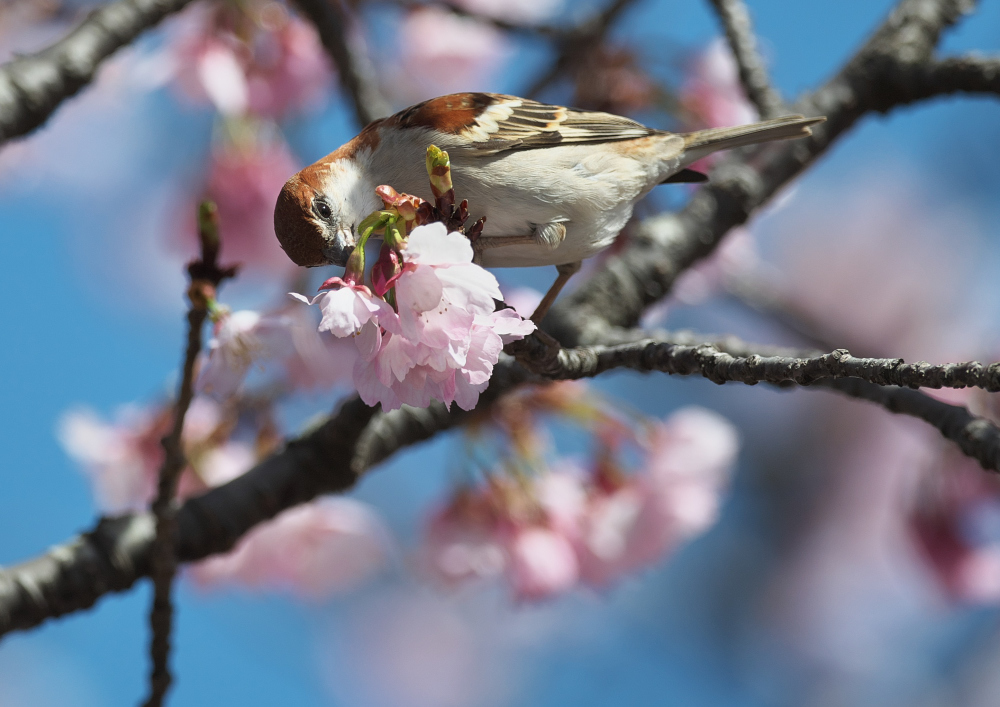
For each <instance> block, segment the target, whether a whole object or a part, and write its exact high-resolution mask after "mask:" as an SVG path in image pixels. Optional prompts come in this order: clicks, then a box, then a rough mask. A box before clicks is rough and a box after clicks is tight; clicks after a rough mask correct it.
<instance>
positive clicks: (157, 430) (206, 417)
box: [59, 396, 256, 513]
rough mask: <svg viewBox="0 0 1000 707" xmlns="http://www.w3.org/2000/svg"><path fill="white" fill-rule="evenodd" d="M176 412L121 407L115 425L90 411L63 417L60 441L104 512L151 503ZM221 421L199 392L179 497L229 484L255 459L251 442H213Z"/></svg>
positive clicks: (189, 422) (188, 426)
mask: <svg viewBox="0 0 1000 707" xmlns="http://www.w3.org/2000/svg"><path fill="white" fill-rule="evenodd" d="M172 412H173V411H172V408H169V407H165V408H162V409H160V410H153V409H150V408H140V407H137V406H132V405H129V406H125V407H122V408H120V409H119V410H118V412H117V414H116V417H115V421H114V422H111V423H108V422H105V421H104V420H102V419H101V418H99V417H98V416H97V415H96V414H95V413H94V412H93V411H91V410H86V409H81V410H73V411H70V412H68V413H66V414H65V415H63V417H62V419H61V421H60V423H59V440H60V442H61V444H62V446H63V448H64V449H65V450H66V452H67V454H69V456H70V457H71V458H72V459H73V460H74V461H76V462H77V463H78V464H80V465H81V466H82V467H83V469H84V471H85V472H86V474H87V476H88V477H90V482H91V484H92V486H93V490H94V496H95V498H96V500H97V505H98V508H100V509H101V511H102V512H105V513H124V512H126V511H138V510H143V509H144V508H146V507H147V506H148V505H149V503H150V501H152V499H153V497H154V496H155V494H156V484H157V479H158V478H159V473H160V466H161V465H162V464H163V447H162V446H161V443H160V440H161V439H162V437H163V436H164V435H165V434H167V432H168V431H169V429H170V426H171V420H172ZM223 423H224V419H223V414H222V410H221V409H220V408H219V407H218V405H216V404H215V403H214V402H213V401H211V400H209V399H207V398H204V397H200V396H199V397H196V398H195V399H194V400H193V401H192V402H191V406H190V408H189V410H188V413H187V416H186V417H185V418H184V433H183V437H182V441H183V444H184V449H185V453H186V455H187V457H188V461H189V463H190V466H189V467H188V468H187V469H186V470H185V471H184V472H183V474H182V476H181V482H180V487H179V495H180V496H181V497H187V496H190V495H194V494H197V493H201V492H202V491H204V490H205V489H206V488H207V487H209V486H215V485H218V484H222V483H225V482H227V481H229V480H231V479H233V478H235V477H236V476H239V475H240V474H242V473H243V472H245V471H246V470H247V469H249V468H250V467H251V466H253V464H254V463H255V462H256V456H255V455H254V454H253V451H252V450H251V449H250V448H249V447H248V446H247V445H244V444H241V443H238V442H228V443H225V444H223V445H222V446H218V445H216V444H213V443H212V442H211V438H212V437H213V436H214V435H215V434H216V432H217V430H218V429H219V427H220V425H222V424H223Z"/></svg>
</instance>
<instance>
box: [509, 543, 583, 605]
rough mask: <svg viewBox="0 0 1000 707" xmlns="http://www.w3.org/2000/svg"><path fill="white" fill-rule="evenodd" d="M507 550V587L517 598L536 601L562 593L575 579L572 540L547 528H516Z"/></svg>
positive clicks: (575, 560) (576, 575)
mask: <svg viewBox="0 0 1000 707" xmlns="http://www.w3.org/2000/svg"><path fill="white" fill-rule="evenodd" d="M508 552H509V553H510V569H509V577H510V583H511V589H512V590H513V591H514V595H515V596H516V597H517V598H518V599H524V600H538V599H545V598H548V597H551V596H554V595H557V594H562V593H564V592H566V591H569V590H570V589H572V588H573V587H574V586H575V585H576V583H577V580H578V579H579V575H580V567H579V562H578V561H577V555H576V552H575V550H574V548H573V543H572V542H571V541H570V539H569V538H567V537H566V536H565V535H563V534H561V533H559V532H557V531H555V530H553V529H551V528H546V527H543V526H529V527H527V528H521V529H518V530H516V531H515V532H514V535H513V537H512V538H511V539H510V541H509V545H508Z"/></svg>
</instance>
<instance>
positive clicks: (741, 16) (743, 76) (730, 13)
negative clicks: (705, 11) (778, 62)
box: [709, 0, 784, 118]
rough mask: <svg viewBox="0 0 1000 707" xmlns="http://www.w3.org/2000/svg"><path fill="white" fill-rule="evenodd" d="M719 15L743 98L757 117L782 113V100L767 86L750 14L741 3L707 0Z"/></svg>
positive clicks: (770, 86)
mask: <svg viewBox="0 0 1000 707" xmlns="http://www.w3.org/2000/svg"><path fill="white" fill-rule="evenodd" d="M709 2H710V3H712V7H714V8H715V12H716V13H717V14H718V15H719V20H720V21H721V22H722V27H723V29H724V30H725V32H726V40H727V41H728V42H729V48H730V49H731V50H732V52H733V57H734V58H735V59H736V66H737V67H739V72H740V83H741V84H742V85H743V91H744V92H745V93H746V95H747V98H748V99H750V102H751V103H753V104H754V106H756V108H757V112H758V113H760V117H761V118H773V117H775V116H779V115H781V114H782V113H783V112H784V101H782V100H781V96H780V95H779V94H778V91H777V90H776V89H775V88H774V87H773V86H772V85H771V80H770V78H768V75H767V67H766V66H765V64H764V58H763V57H762V56H761V55H760V52H759V51H757V36H756V35H755V34H754V30H753V23H752V22H751V21H750V13H749V11H748V10H747V6H746V3H744V2H743V0H709Z"/></svg>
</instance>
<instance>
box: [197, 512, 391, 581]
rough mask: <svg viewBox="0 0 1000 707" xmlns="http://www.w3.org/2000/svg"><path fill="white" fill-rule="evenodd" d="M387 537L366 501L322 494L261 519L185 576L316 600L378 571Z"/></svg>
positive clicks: (386, 555)
mask: <svg viewBox="0 0 1000 707" xmlns="http://www.w3.org/2000/svg"><path fill="white" fill-rule="evenodd" d="M389 538H390V536H389V531H388V529H387V528H386V527H385V525H384V524H383V523H382V520H381V519H380V518H379V516H378V514H377V513H375V511H374V510H373V509H371V508H370V507H369V506H367V505H366V504H363V503H360V502H359V501H355V500H353V499H350V498H340V497H328V498H322V499H319V500H317V501H313V502H312V503H308V504H305V505H302V506H298V507H297V508H292V509H290V510H287V511H285V512H283V513H281V514H280V515H278V516H277V517H275V518H274V519H272V520H269V521H266V522H264V523H261V524H260V525H259V526H257V527H256V528H254V529H253V530H251V531H250V532H249V533H247V534H246V535H245V536H243V538H242V539H241V540H240V541H239V543H238V544H237V545H236V547H235V548H234V549H233V550H232V551H231V552H229V553H227V554H225V555H221V556H218V557H212V558H209V559H207V560H203V561H201V562H199V563H197V564H195V565H192V566H191V567H190V568H189V576H190V577H191V578H192V579H194V581H195V582H197V583H198V584H200V585H202V586H204V587H210V586H217V585H221V584H233V583H237V584H242V585H244V586H247V587H250V588H254V589H270V590H283V591H289V592H292V593H294V594H296V595H298V596H301V597H306V598H310V599H314V600H319V599H323V598H325V597H328V596H330V595H331V594H335V593H340V592H346V591H350V590H352V589H355V588H357V587H359V586H361V585H362V584H363V583H365V582H366V581H368V580H369V579H371V578H372V577H373V576H374V575H375V574H376V573H377V572H379V571H381V570H382V569H383V568H384V567H385V565H386V563H387V561H388V558H389V553H390V540H389Z"/></svg>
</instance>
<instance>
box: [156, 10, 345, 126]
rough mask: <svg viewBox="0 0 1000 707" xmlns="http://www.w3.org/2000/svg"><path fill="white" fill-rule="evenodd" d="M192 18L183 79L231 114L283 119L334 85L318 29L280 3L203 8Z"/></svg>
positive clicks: (183, 33) (182, 56)
mask: <svg viewBox="0 0 1000 707" xmlns="http://www.w3.org/2000/svg"><path fill="white" fill-rule="evenodd" d="M185 19H186V22H183V23H180V24H179V27H178V30H177V31H176V34H177V36H178V39H177V40H176V41H175V45H174V46H175V49H174V56H175V60H174V63H175V66H176V68H175V78H176V82H177V85H178V86H179V88H180V89H181V92H182V93H183V95H184V96H186V97H188V98H189V99H191V100H193V101H196V102H202V101H207V102H209V103H211V104H212V105H213V106H214V107H215V109H216V110H218V111H219V112H220V113H221V114H222V115H224V116H230V117H241V116H244V115H253V116H257V117H262V118H271V119H281V118H284V117H286V116H288V115H289V114H291V113H296V112H302V111H305V110H308V109H309V108H312V107H314V106H316V105H317V104H318V103H319V102H320V99H321V98H322V96H323V94H324V93H325V92H326V91H327V90H328V88H329V87H330V84H331V71H330V63H329V60H328V59H327V57H326V55H325V53H324V51H323V47H322V44H321V43H320V41H319V36H318V34H317V33H316V29H315V28H314V27H313V26H312V25H311V24H310V23H308V22H305V21H303V20H302V19H299V18H298V17H294V16H291V15H289V14H288V11H287V9H285V7H284V6H282V5H280V4H278V3H275V2H265V3H261V7H259V8H250V7H242V8H240V7H238V6H235V5H234V6H231V7H226V8H223V9H221V10H216V11H209V10H202V11H200V12H192V13H190V14H189V16H188V17H187V18H185ZM236 25H239V29H238V30H237V27H236Z"/></svg>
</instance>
